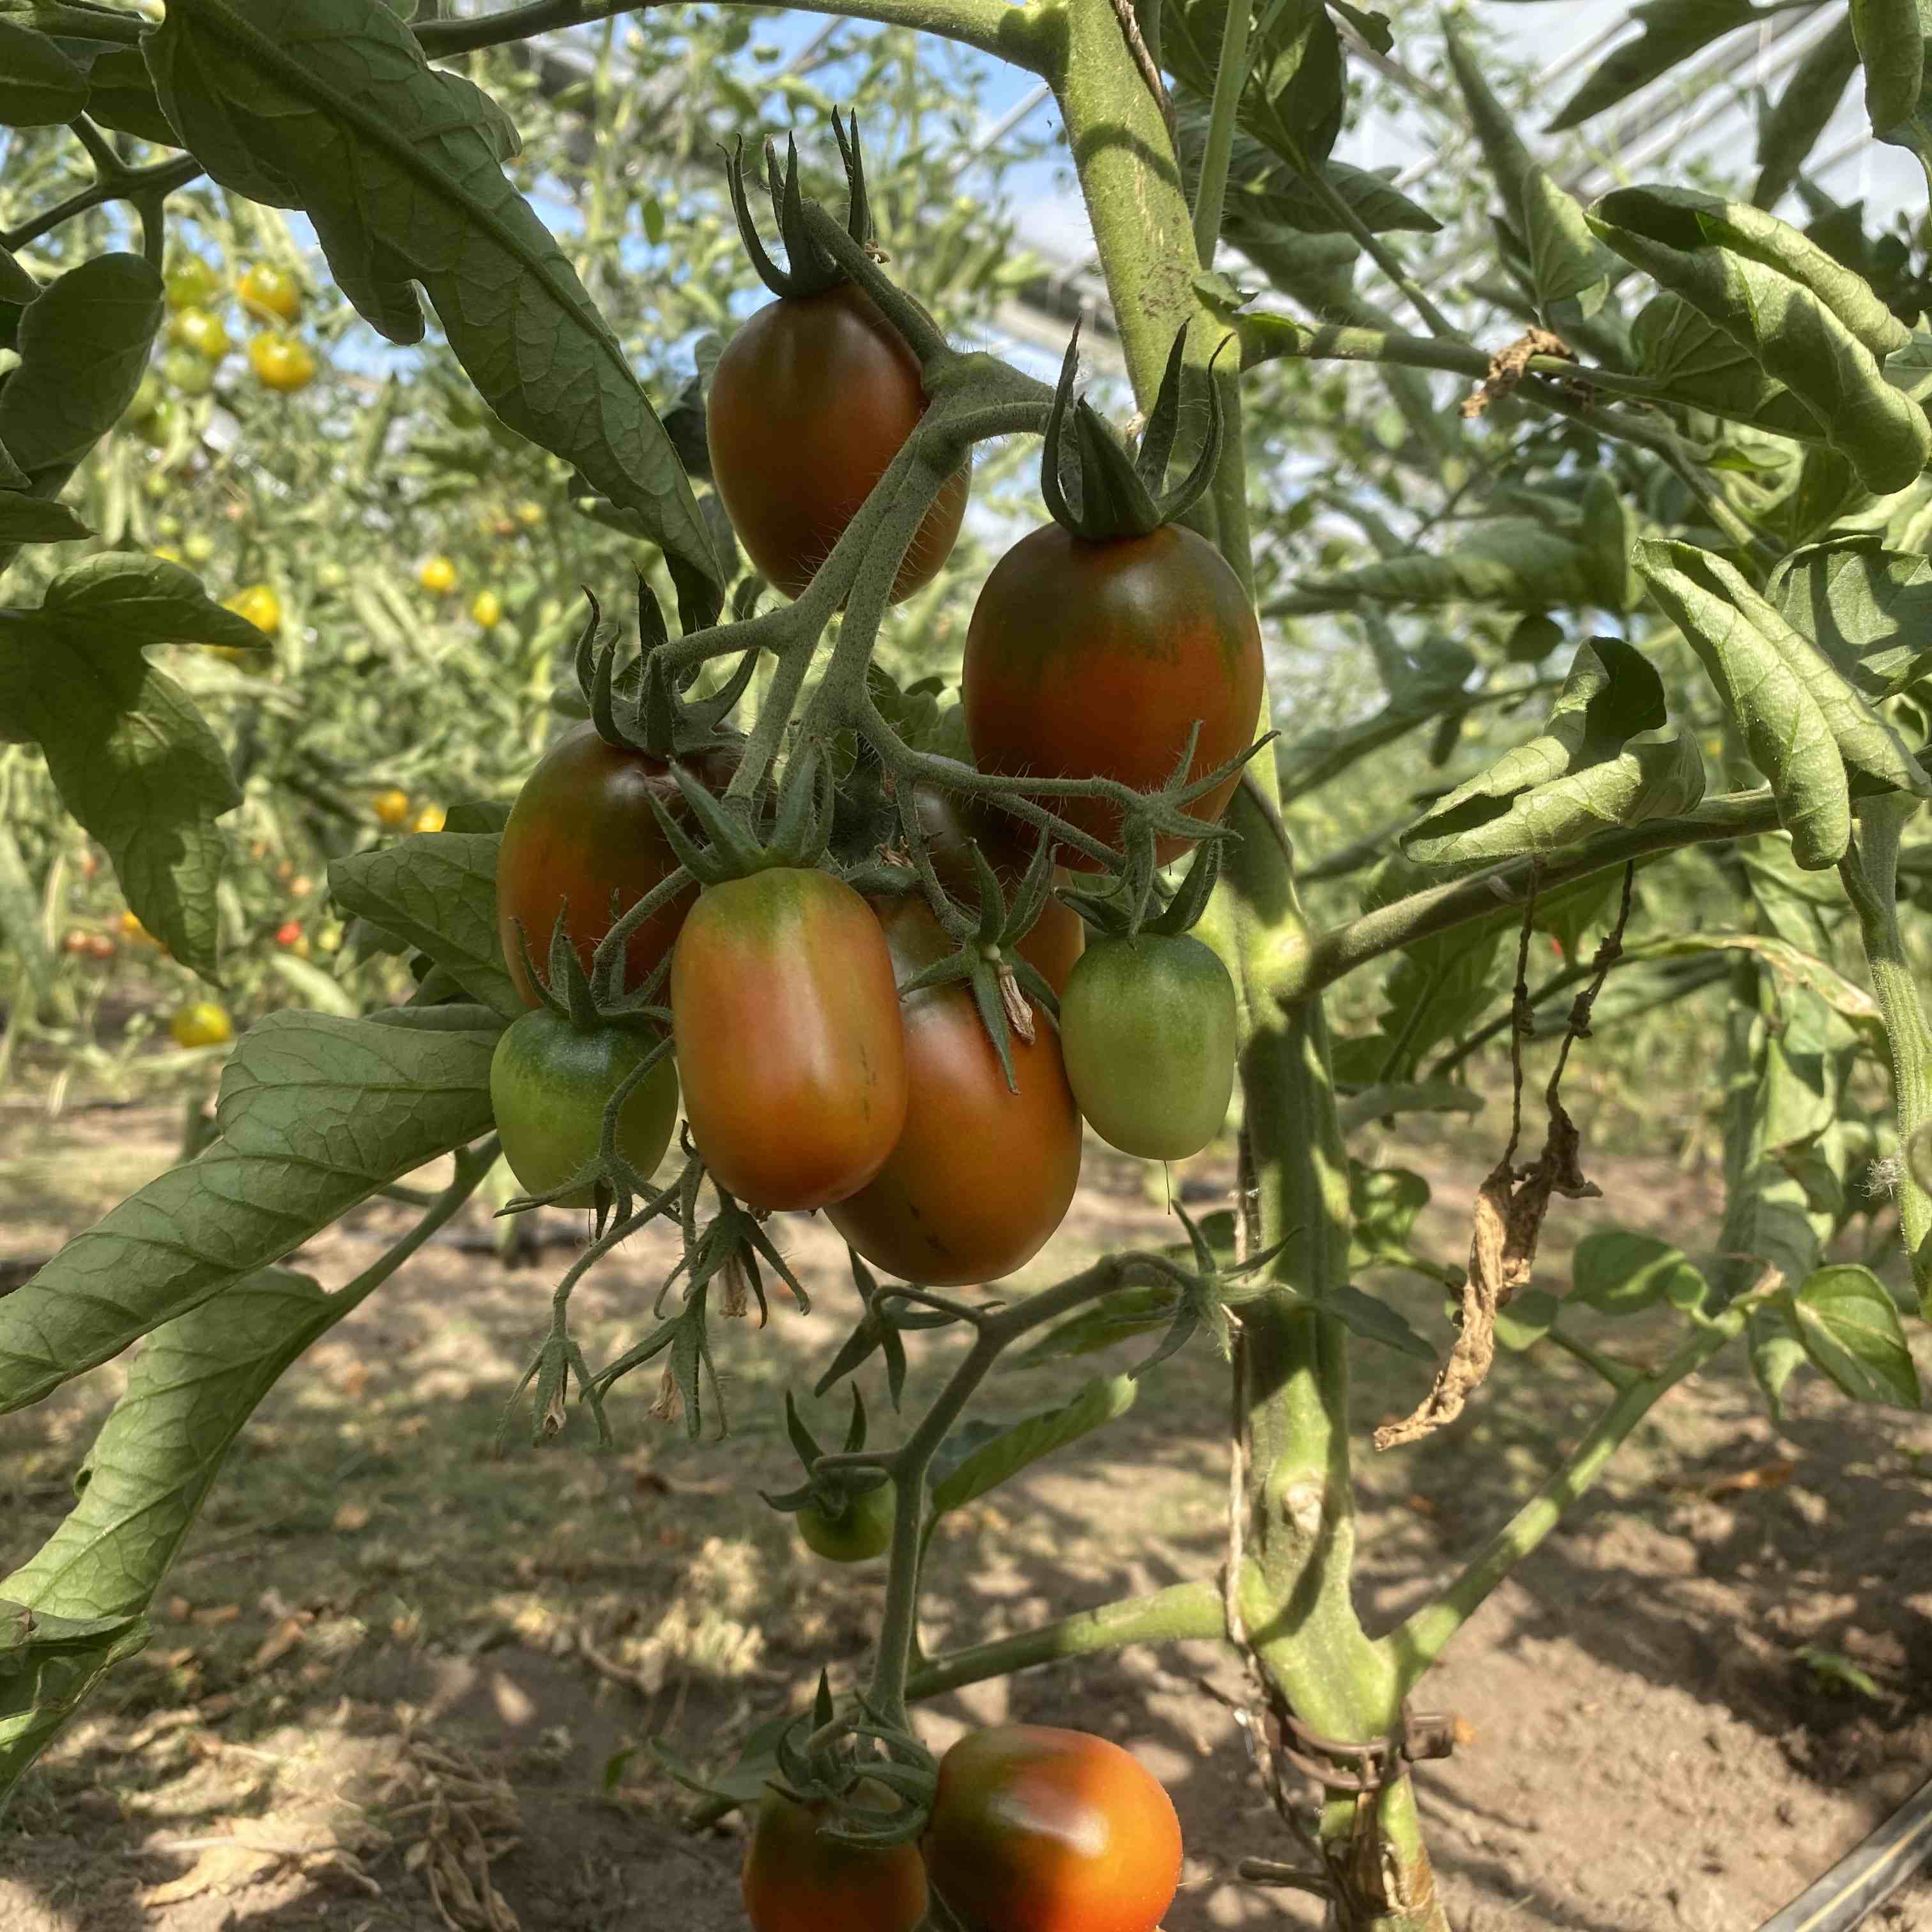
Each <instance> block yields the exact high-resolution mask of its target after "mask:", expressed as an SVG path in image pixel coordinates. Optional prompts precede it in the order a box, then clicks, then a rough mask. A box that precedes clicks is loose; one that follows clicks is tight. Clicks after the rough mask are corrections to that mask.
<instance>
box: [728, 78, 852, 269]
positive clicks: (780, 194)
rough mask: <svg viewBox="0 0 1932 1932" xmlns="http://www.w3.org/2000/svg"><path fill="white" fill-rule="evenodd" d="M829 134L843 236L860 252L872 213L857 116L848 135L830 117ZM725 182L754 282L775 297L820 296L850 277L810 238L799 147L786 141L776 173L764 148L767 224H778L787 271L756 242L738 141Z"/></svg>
mask: <svg viewBox="0 0 1932 1932" xmlns="http://www.w3.org/2000/svg"><path fill="white" fill-rule="evenodd" d="M832 133H833V134H834V136H836V138H837V139H838V157H839V159H840V160H841V161H842V162H844V165H845V187H846V197H847V199H846V214H845V232H846V233H847V234H848V235H850V236H851V238H852V239H853V241H854V242H857V243H858V245H859V247H860V248H866V247H868V246H869V245H870V244H871V239H872V211H871V204H870V203H869V202H868V200H867V199H866V195H865V157H864V156H863V155H862V154H861V153H860V152H859V117H858V115H856V114H854V115H853V116H852V124H851V128H850V132H849V133H848V132H847V129H846V127H845V126H844V124H843V123H842V122H841V121H840V119H839V118H838V110H837V109H836V108H834V109H833V110H832ZM724 178H725V180H726V181H727V182H728V183H729V184H730V190H731V205H732V207H733V208H734V209H735V210H736V212H737V216H738V233H739V235H740V236H742V237H743V239H744V243H745V253H746V254H748V255H749V256H750V257H751V266H752V267H753V268H754V269H757V272H758V279H759V280H760V281H762V282H763V284H764V285H765V287H766V288H768V289H769V290H771V292H772V294H773V295H775V296H780V297H792V298H798V297H802V296H822V295H823V294H824V293H826V290H828V289H835V288H836V287H838V285H839V284H840V283H841V282H844V281H849V280H850V277H849V276H848V275H847V274H846V272H845V271H844V269H842V268H841V267H840V266H838V263H837V262H835V260H833V259H832V257H831V256H829V254H826V251H825V250H824V248H823V246H821V245H820V243H819V242H817V239H815V238H814V236H813V235H812V233H811V227H810V225H809V224H808V223H807V222H806V220H805V197H804V196H803V194H802V193H801V192H800V191H799V184H798V142H797V141H796V139H794V138H793V136H790V135H787V136H786V137H785V167H784V175H783V176H782V177H781V176H780V175H779V172H778V151H777V149H776V148H775V147H774V146H773V145H772V143H771V142H769V141H767V142H766V143H765V186H766V190H767V191H768V192H769V194H770V196H771V199H772V219H773V220H775V222H776V223H778V239H779V240H780V241H781V242H783V243H784V251H785V260H786V264H787V266H785V267H784V268H783V269H781V268H780V267H779V266H778V264H777V263H775V262H774V261H773V260H772V258H771V257H770V256H769V255H768V254H766V252H765V245H764V243H763V242H761V241H760V239H758V225H757V221H756V220H754V218H753V217H752V214H751V198H750V196H748V194H747V193H746V192H745V143H744V142H743V140H742V139H740V140H739V143H738V145H737V148H736V151H735V152H733V151H728V150H727V152H726V154H725V157H724Z"/></svg>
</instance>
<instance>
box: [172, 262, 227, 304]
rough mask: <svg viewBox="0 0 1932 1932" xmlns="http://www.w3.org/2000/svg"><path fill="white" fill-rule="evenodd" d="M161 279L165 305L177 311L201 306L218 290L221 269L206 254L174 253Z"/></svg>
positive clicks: (213, 296)
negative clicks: (162, 279)
mask: <svg viewBox="0 0 1932 1932" xmlns="http://www.w3.org/2000/svg"><path fill="white" fill-rule="evenodd" d="M164 279H165V281H166V287H167V293H168V306H169V308H171V309H174V310H176V311H179V310H181V309H184V308H202V307H203V306H204V305H206V304H207V303H208V302H213V301H214V300H215V299H217V297H218V296H220V293H221V274H220V270H219V269H217V268H216V267H215V266H214V263H212V262H211V261H209V260H208V259H207V258H206V257H205V256H201V255H181V256H177V257H175V259H174V260H172V261H171V262H170V263H169V264H168V269H167V274H166V277H165V278H164Z"/></svg>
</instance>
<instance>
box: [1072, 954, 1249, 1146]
mask: <svg viewBox="0 0 1932 1932" xmlns="http://www.w3.org/2000/svg"><path fill="white" fill-rule="evenodd" d="M1060 1047H1061V1052H1062V1053H1063V1054H1064V1055H1065V1056H1066V1060H1067V1079H1068V1081H1069V1082H1070V1084H1071V1085H1072V1087H1073V1097H1074V1099H1075V1100H1077V1101H1078V1102H1079V1105H1080V1111H1081V1112H1082V1113H1083V1114H1085V1115H1086V1116H1087V1118H1088V1121H1089V1123H1090V1124H1091V1126H1092V1127H1093V1129H1094V1132H1095V1133H1097V1134H1098V1135H1099V1136H1100V1138H1101V1139H1103V1141H1106V1142H1107V1143H1108V1144H1109V1145H1110V1146H1113V1147H1117V1148H1119V1149H1120V1150H1121V1152H1122V1153H1123V1154H1138V1155H1139V1156H1140V1157H1141V1158H1142V1160H1185V1159H1186V1158H1187V1156H1188V1155H1190V1154H1199V1152H1200V1151H1201V1150H1202V1148H1205V1146H1206V1145H1208V1142H1210V1141H1211V1140H1212V1139H1214V1136H1216V1135H1217V1133H1220V1131H1221V1127H1222V1124H1223V1122H1224V1121H1226V1119H1227V1118H1228V1103H1229V1100H1230V1099H1231V1098H1232V1096H1233V1094H1234V1091H1235V983H1234V982H1233V981H1232V980H1230V979H1229V977H1228V969H1227V968H1226V967H1225V966H1223V965H1222V964H1221V962H1220V960H1219V959H1217V958H1216V957H1215V956H1214V953H1211V952H1210V951H1209V950H1208V948H1207V947H1205V946H1204V945H1203V944H1202V943H1201V941H1199V940H1198V939H1196V938H1194V937H1193V935H1191V934H1187V933H1183V934H1181V935H1178V936H1170V935H1166V934H1163V933H1149V932H1144V933H1142V934H1141V935H1139V937H1138V938H1135V939H1132V940H1127V939H1103V940H1100V941H1096V942H1095V943H1094V944H1091V945H1090V946H1089V947H1088V949H1087V950H1086V951H1085V953H1082V955H1081V956H1080V957H1079V960H1078V961H1077V962H1076V964H1075V965H1074V968H1073V971H1072V973H1071V974H1069V975H1068V976H1067V990H1066V991H1065V992H1064V993H1062V994H1061V996H1060Z"/></svg>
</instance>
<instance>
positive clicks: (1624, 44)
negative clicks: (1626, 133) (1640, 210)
mask: <svg viewBox="0 0 1932 1932" xmlns="http://www.w3.org/2000/svg"><path fill="white" fill-rule="evenodd" d="M1631 19H1632V20H1634V21H1636V22H1637V23H1639V24H1640V26H1642V28H1643V32H1642V34H1640V35H1639V36H1638V37H1637V38H1636V39H1635V40H1623V41H1620V42H1619V43H1618V44H1617V45H1616V46H1615V47H1613V48H1612V49H1611V50H1610V53H1609V54H1608V55H1607V56H1606V57H1605V58H1604V60H1603V61H1601V62H1600V63H1599V64H1598V65H1597V67H1595V68H1594V69H1592V71H1591V73H1590V74H1589V77H1588V78H1587V79H1586V80H1585V81H1584V83H1583V86H1580V88H1578V89H1577V92H1575V93H1574V94H1573V95H1571V97H1570V98H1569V100H1568V101H1566V102H1565V104H1564V105H1563V107H1562V109H1561V110H1559V112H1558V114H1557V115H1556V119H1555V120H1553V121H1551V122H1550V132H1551V133H1553V134H1554V133H1560V132H1561V131H1562V130H1563V129H1565V128H1566V127H1576V126H1577V125H1578V124H1579V123H1580V122H1582V121H1587V120H1589V118H1590V117H1591V116H1592V115H1595V114H1601V113H1602V112H1603V111H1604V109H1605V108H1607V107H1615V106H1616V104H1617V103H1618V102H1619V101H1625V100H1628V98H1629V97H1630V96H1631V95H1633V94H1634V93H1636V92H1637V90H1638V89H1640V88H1643V87H1648V86H1649V85H1650V83H1652V81H1654V80H1657V79H1658V78H1659V77H1660V76H1661V75H1664V74H1668V73H1669V72H1670V70H1671V69H1672V68H1673V67H1676V65H1678V64H1679V62H1681V61H1685V60H1688V59H1689V58H1690V57H1691V55H1693V54H1694V53H1696V52H1699V51H1700V49H1703V48H1704V47H1706V46H1709V45H1710V43H1712V41H1713V40H1721V39H1722V38H1723V37H1724V35H1725V34H1729V33H1734V32H1735V31H1736V30H1737V29H1738V28H1740V27H1745V26H1749V25H1750V24H1751V22H1752V21H1753V20H1756V19H1757V7H1755V6H1754V5H1752V4H1751V0H1646V5H1643V6H1640V7H1632V8H1631Z"/></svg>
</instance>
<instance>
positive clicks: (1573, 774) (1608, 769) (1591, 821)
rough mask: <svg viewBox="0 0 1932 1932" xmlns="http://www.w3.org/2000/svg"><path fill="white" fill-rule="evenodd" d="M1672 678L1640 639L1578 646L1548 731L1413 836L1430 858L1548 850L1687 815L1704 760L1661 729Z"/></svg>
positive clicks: (1419, 853) (1413, 848) (1443, 803)
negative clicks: (1645, 652)
mask: <svg viewBox="0 0 1932 1932" xmlns="http://www.w3.org/2000/svg"><path fill="white" fill-rule="evenodd" d="M1663 724H1664V686H1663V683H1662V681H1661V679H1659V678H1658V675H1657V673H1656V672H1655V670H1652V667H1651V666H1650V665H1649V663H1648V662H1647V661H1646V660H1645V659H1644V658H1643V656H1642V655H1640V653H1639V652H1637V651H1636V650H1634V649H1632V648H1631V646H1629V645H1628V644H1626V643H1623V642H1622V640H1620V639H1619V638H1616V637H1599V638H1596V639H1594V640H1592V641H1591V642H1589V643H1586V644H1584V645H1583V646H1581V647H1580V649H1579V650H1578V651H1577V658H1576V661H1575V662H1574V664H1572V665H1571V670H1570V674H1569V676H1568V677H1567V678H1566V679H1565V680H1564V684H1563V688H1562V691H1559V693H1558V694H1557V697H1556V703H1555V704H1554V705H1553V706H1552V708H1551V711H1550V718H1549V721H1548V722H1547V724H1545V726H1544V730H1543V732H1542V733H1541V736H1538V737H1536V738H1535V739H1532V741H1531V742H1529V744H1527V745H1519V746H1518V747H1517V748H1516V749H1515V750H1514V751H1506V752H1505V753H1504V754H1503V755H1502V757H1500V758H1499V759H1498V760H1496V763H1494V764H1493V765H1492V766H1490V768H1489V769H1488V770H1487V771H1486V772H1481V773H1480V774H1478V775H1477V776H1476V777H1475V778H1472V779H1470V780H1469V781H1468V783H1467V784H1463V785H1460V786H1458V787H1457V789H1456V790H1454V791H1452V792H1451V793H1449V795H1448V796H1447V797H1446V798H1445V799H1442V800H1440V801H1439V802H1438V803H1437V804H1436V805H1434V806H1433V807H1432V808H1430V811H1428V812H1427V813H1426V814H1424V817H1422V818H1421V819H1420V820H1418V821H1417V823H1415V826H1412V828H1411V829H1409V831H1408V832H1405V833H1404V834H1403V839H1402V847H1403V850H1404V851H1405V852H1406V853H1408V854H1409V856H1410V857H1412V858H1413V859H1416V860H1418V862H1421V863H1422V864H1424V865H1463V864H1469V863H1474V862H1479V861H1489V860H1493V859H1508V858H1516V857H1519V856H1524V855H1527V854H1532V853H1538V854H1540V853H1547V852H1552V851H1555V850H1559V849H1560V848H1561V847H1564V846H1565V845H1570V844H1575V843H1576V842H1577V841H1579V840H1580V839H1583V838H1587V837H1589V835H1590V834H1591V833H1592V832H1600V831H1604V830H1606V829H1609V828H1610V827H1611V826H1617V825H1628V824H1634V823H1637V822H1638V821H1639V820H1642V819H1645V818H1674V817H1682V815H1683V814H1685V812H1688V811H1691V809H1692V808H1694V807H1695V806H1696V805H1697V804H1698V803H1699V802H1700V800H1701V799H1703V795H1704V761H1703V756H1702V754H1700V751H1699V750H1698V748H1697V741H1696V740H1695V739H1694V738H1693V737H1692V736H1690V735H1689V734H1688V733H1686V732H1684V731H1682V730H1678V731H1673V732H1670V733H1667V734H1663V735H1660V733H1661V727H1662V726H1663Z"/></svg>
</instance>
